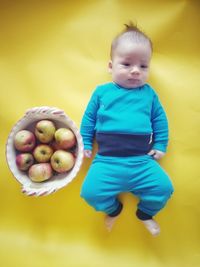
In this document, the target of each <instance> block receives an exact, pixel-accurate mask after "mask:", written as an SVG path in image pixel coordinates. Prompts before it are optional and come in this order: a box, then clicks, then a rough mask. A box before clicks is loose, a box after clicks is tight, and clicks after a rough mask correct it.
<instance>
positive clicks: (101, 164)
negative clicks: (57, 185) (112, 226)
mask: <svg viewBox="0 0 200 267" xmlns="http://www.w3.org/2000/svg"><path fill="white" fill-rule="evenodd" d="M125 170H126V168H125V166H120V164H117V163H116V161H115V159H114V158H112V157H110V158H109V157H103V156H101V157H100V156H96V158H95V159H94V161H93V163H92V165H91V166H90V169H89V171H88V173H87V176H86V178H85V180H84V182H83V185H82V189H81V197H83V198H84V199H85V201H86V202H87V203H88V204H89V205H91V206H92V207H93V208H94V209H95V210H97V211H102V212H105V213H106V214H109V215H110V216H116V215H118V214H119V213H120V212H121V210H122V204H121V203H120V201H119V200H118V198H117V197H118V195H119V194H120V193H121V192H122V191H123V185H122V179H123V176H122V173H124V171H125Z"/></svg>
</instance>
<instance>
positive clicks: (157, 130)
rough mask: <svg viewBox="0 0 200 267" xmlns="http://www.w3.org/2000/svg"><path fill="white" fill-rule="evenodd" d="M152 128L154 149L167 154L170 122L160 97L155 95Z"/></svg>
mask: <svg viewBox="0 0 200 267" xmlns="http://www.w3.org/2000/svg"><path fill="white" fill-rule="evenodd" d="M151 121H152V128H153V148H152V149H157V150H160V151H162V152H166V150H167V145H168V140H169V133H168V120H167V116H166V113H165V111H164V109H163V107H162V105H161V103H160V101H159V98H158V96H157V95H156V94H155V95H154V99H153V106H152V119H151Z"/></svg>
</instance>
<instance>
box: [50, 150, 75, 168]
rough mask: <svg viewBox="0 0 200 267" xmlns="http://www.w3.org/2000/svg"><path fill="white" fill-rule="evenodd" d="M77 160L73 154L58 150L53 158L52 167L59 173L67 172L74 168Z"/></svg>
mask: <svg viewBox="0 0 200 267" xmlns="http://www.w3.org/2000/svg"><path fill="white" fill-rule="evenodd" d="M74 163H75V159H74V157H73V155H72V153H70V152H68V151H65V150H57V151H55V152H54V153H53V155H52V157H51V166H52V168H53V169H54V171H56V172H58V173H63V172H67V171H69V170H71V169H72V167H73V166H74Z"/></svg>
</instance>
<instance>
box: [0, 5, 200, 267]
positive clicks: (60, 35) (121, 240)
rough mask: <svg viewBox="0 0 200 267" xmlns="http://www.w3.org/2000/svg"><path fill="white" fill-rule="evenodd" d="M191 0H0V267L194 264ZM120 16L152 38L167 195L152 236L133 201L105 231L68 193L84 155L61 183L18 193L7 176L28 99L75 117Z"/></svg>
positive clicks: (199, 238) (199, 181)
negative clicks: (12, 134) (164, 126)
mask: <svg viewBox="0 0 200 267" xmlns="http://www.w3.org/2000/svg"><path fill="white" fill-rule="evenodd" d="M199 11H200V2H199V1H198V0H196V1H195V0H174V1H173V0H169V1H159V0H157V1H156V0H152V1H148V0H146V1H145V0H140V1H138V0H96V1H95V0H84V1H81V0H78V1H77V0H75V1H59V0H58V1H53V0H52V1H51V0H49V1H48V0H45V1H39V0H36V1H35V0H30V1H25V0H24V1H20V0H18V1H5V0H2V1H0V25H1V31H0V38H1V41H0V76H1V78H0V84H1V86H0V87H1V96H0V122H1V123H0V162H1V170H0V173H1V175H0V191H1V193H0V203H1V219H0V264H1V266H2V267H15V266H20V267H27V266H28V267H65V266H69V267H102V266H105V267H110V266H114V267H134V266H137V267H144V266H148V267H161V266H162V267H173V266H174V267H175V266H176V267H177V266H181V267H184V266H185V267H188V266H192V267H197V266H200V247H199V244H200V230H199V229H200V228H199V220H200V209H199V202H200V194H199V188H200V175H199V152H200V147H199V130H200V129H199V128H200V121H199V115H200V109H199V95H200V93H199V85H200V84H199V67H200V63H199V55H200V48H199V47H200V46H199V43H200V35H199V27H200V19H199ZM129 20H133V21H136V22H137V23H138V25H139V26H140V27H141V28H142V29H144V30H145V32H146V33H147V34H149V35H150V36H151V37H152V41H153V43H154V56H153V60H152V66H151V77H150V80H149V81H150V83H151V84H152V86H153V87H154V88H156V91H157V92H158V94H159V96H160V98H161V100H162V103H163V104H164V106H165V109H166V111H167V114H168V117H169V122H170V145H169V150H168V154H167V156H166V157H165V158H164V159H163V160H162V162H161V164H162V166H163V167H164V168H165V169H166V170H167V172H168V173H169V174H170V176H171V178H172V180H173V183H174V186H175V193H174V196H173V198H172V199H171V200H170V202H169V204H168V206H167V207H166V209H164V210H163V211H162V212H161V213H160V214H159V215H158V216H157V220H158V221H159V223H160V225H161V229H162V232H161V235H160V236H159V237H156V238H153V237H151V236H150V234H149V233H147V231H146V230H145V229H144V228H143V226H142V225H141V223H140V222H139V221H138V220H137V219H136V218H135V216H134V212H135V208H136V203H137V200H136V199H134V198H133V197H132V196H130V195H127V194H124V195H122V199H123V202H124V204H125V208H124V211H123V213H122V214H121V216H120V218H119V219H118V221H117V223H116V225H115V227H114V229H113V231H112V232H111V233H110V234H108V233H107V232H106V231H105V229H104V226H103V214H101V213H97V212H95V211H93V210H92V208H91V207H89V206H87V205H86V204H85V202H84V201H83V200H82V199H81V198H80V197H79V191H80V186H81V183H82V181H83V178H84V176H85V174H86V171H87V169H88V166H89V164H90V161H85V163H84V165H83V167H82V169H81V172H80V173H79V175H78V176H77V177H76V179H75V180H74V181H73V182H72V183H71V184H69V185H68V186H67V187H65V188H63V189H62V190H60V191H58V192H57V193H55V194H53V195H50V196H46V197H39V198H34V197H27V196H25V195H23V194H22V193H21V192H20V185H19V183H18V182H17V181H16V180H15V179H14V178H13V176H12V174H11V173H10V171H9V169H8V167H7V164H6V159H5V143H6V139H7V136H8V134H9V131H10V130H11V128H12V127H13V125H14V123H15V122H16V121H17V120H18V119H20V118H21V117H22V116H23V114H24V112H25V110H27V109H28V108H30V107H34V106H43V105H47V106H57V107H59V108H61V109H64V110H65V112H66V113H67V114H68V115H69V116H70V117H71V118H72V119H73V120H74V121H75V122H76V124H77V125H79V124H80V121H81V117H82V113H83V111H84V108H85V105H86V103H87V101H88V99H89V97H90V95H91V92H92V90H93V88H94V87H95V85H96V84H98V83H102V82H106V81H109V79H110V76H109V74H108V73H107V62H108V60H109V48H110V43H111V40H112V39H113V37H114V36H115V35H116V34H117V33H118V32H119V31H120V30H121V29H122V28H123V24H124V23H127V22H129Z"/></svg>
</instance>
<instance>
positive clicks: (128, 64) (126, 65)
mask: <svg viewBox="0 0 200 267" xmlns="http://www.w3.org/2000/svg"><path fill="white" fill-rule="evenodd" d="M122 65H123V66H125V67H129V66H130V63H126V62H125V63H122Z"/></svg>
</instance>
